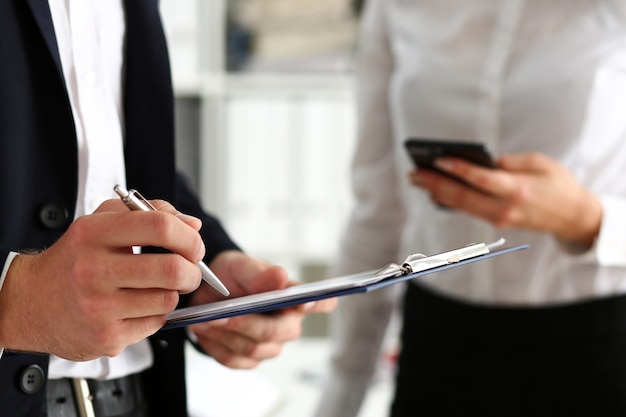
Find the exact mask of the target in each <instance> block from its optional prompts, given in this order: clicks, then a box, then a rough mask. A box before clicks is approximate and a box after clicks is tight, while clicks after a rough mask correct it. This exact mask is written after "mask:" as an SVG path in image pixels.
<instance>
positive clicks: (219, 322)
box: [211, 317, 230, 327]
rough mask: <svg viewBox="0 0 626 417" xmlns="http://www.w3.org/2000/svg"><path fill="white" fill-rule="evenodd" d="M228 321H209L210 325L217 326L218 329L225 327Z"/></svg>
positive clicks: (227, 319)
mask: <svg viewBox="0 0 626 417" xmlns="http://www.w3.org/2000/svg"><path fill="white" fill-rule="evenodd" d="M229 320H230V319H229V318H228V317H227V318H225V319H219V320H213V321H211V325H213V326H218V327H222V326H226V324H227V323H228V321H229Z"/></svg>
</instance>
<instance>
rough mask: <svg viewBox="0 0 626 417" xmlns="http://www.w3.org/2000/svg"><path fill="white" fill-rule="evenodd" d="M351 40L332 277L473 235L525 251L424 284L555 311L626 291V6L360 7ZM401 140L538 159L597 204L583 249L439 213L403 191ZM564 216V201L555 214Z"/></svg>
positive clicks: (560, 2) (416, 193)
mask: <svg viewBox="0 0 626 417" xmlns="http://www.w3.org/2000/svg"><path fill="white" fill-rule="evenodd" d="M368 4H369V7H368V8H367V10H366V15H365V16H364V21H363V28H362V29H363V30H362V32H363V37H362V44H361V60H360V62H359V71H360V80H359V86H360V92H359V105H360V108H359V110H360V114H359V117H360V119H359V134H358V143H357V152H356V155H355V158H354V167H353V168H354V170H353V174H354V177H353V186H354V190H355V194H356V204H355V207H354V210H353V212H352V217H351V220H350V224H349V228H348V233H346V234H345V237H344V239H343V245H342V248H343V253H342V256H341V257H340V259H344V260H345V261H344V263H343V264H341V265H339V269H340V272H346V273H347V272H355V271H362V270H364V269H367V268H376V267H378V266H380V265H384V264H385V263H387V262H389V261H390V260H402V259H404V258H405V257H406V255H408V254H409V253H413V252H422V253H426V254H434V253H437V252H441V251H444V250H448V249H452V248H455V247H459V246H463V245H466V244H468V243H471V242H475V241H491V240H497V238H498V237H500V236H503V237H505V238H506V239H507V241H508V242H509V243H510V244H522V243H528V244H530V249H528V250H526V251H523V252H517V253H515V254H511V255H505V256H501V257H498V258H496V259H493V260H489V261H486V262H479V263H475V264H473V265H471V266H467V267H463V268H454V269H452V270H449V271H445V272H442V273H439V274H435V275H430V276H427V277H426V278H424V281H425V282H426V283H427V285H430V286H431V287H432V288H434V289H436V290H438V291H440V292H443V293H445V294H448V295H450V296H453V297H458V298H461V299H464V300H470V301H475V302H481V303H488V304H518V305H519V304H522V305H529V304H530V305H538V304H554V303H562V302H569V301H574V300H581V299H586V298H593V297H601V296H608V295H612V294H619V293H624V292H626V268H624V267H626V3H625V2H623V1H618V0H614V1H609V0H604V1H603V0H595V1H579V0H551V1H549V2H539V1H523V0H506V1H501V0H483V1H473V2H472V3H471V7H468V6H465V3H459V2H441V1H437V0H427V1H403V0H387V1H382V0H368ZM408 137H426V138H445V139H456V140H467V141H480V142H484V143H486V144H487V146H488V148H489V149H490V150H491V151H492V152H493V153H494V154H495V155H498V154H503V153H516V152H524V151H529V150H533V151H539V152H542V153H544V154H546V155H548V156H550V157H552V158H554V159H556V160H558V161H560V162H561V163H562V164H563V165H564V166H565V167H566V168H568V169H569V170H570V171H571V172H572V173H573V175H574V176H575V177H576V179H577V180H578V181H579V182H580V183H582V184H583V186H585V187H586V188H587V189H589V190H590V191H591V192H593V193H594V194H595V195H596V196H598V197H599V198H600V199H601V202H602V207H603V219H602V227H601V231H600V235H599V237H598V239H597V241H596V243H595V245H594V247H593V248H592V250H590V251H588V252H586V253H584V254H577V253H572V251H569V250H567V248H566V247H564V246H563V245H562V244H559V242H557V241H556V240H555V238H554V237H553V236H551V235H549V234H542V233H535V232H528V231H520V230H517V231H508V230H507V231H501V230H496V229H494V228H493V227H491V226H490V225H488V224H487V223H485V222H483V221H481V220H477V219H474V218H471V217H470V216H468V215H465V214H459V213H458V212H457V213H455V212H453V211H446V210H441V209H439V208H437V207H436V206H435V205H433V204H432V203H431V202H430V198H429V196H428V195H426V193H424V192H423V191H421V190H419V189H417V188H415V187H413V186H411V185H410V183H409V182H408V179H407V172H408V171H409V170H410V169H412V165H411V163H410V162H409V158H408V156H407V155H406V153H405V150H404V148H403V146H402V143H403V141H404V140H405V139H406V138H408ZM563 209H564V210H567V207H564V208H563Z"/></svg>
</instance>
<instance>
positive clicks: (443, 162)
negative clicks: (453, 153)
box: [434, 158, 454, 171]
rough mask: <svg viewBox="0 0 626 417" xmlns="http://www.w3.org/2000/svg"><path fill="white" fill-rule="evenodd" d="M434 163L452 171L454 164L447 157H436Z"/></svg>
mask: <svg viewBox="0 0 626 417" xmlns="http://www.w3.org/2000/svg"><path fill="white" fill-rule="evenodd" d="M434 165H435V166H436V167H437V168H439V169H441V170H442V171H452V168H453V166H454V164H453V163H452V162H450V160H449V159H446V158H437V159H435V162H434Z"/></svg>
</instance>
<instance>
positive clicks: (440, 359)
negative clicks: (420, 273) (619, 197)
mask: <svg viewBox="0 0 626 417" xmlns="http://www.w3.org/2000/svg"><path fill="white" fill-rule="evenodd" d="M407 287H408V289H407V293H406V297H405V302H404V326H403V331H402V352H401V355H400V359H399V362H398V373H397V379H396V393H395V398H394V402H393V404H392V416H393V417H405V416H411V417H422V416H464V417H467V416H481V417H484V416H551V417H552V416H626V296H619V297H611V298H605V299H601V300H594V301H589V302H582V303H576V304H571V305H567V306H558V307H540V308H534V307H528V308H526V307H523V308H507V307H503V308H500V307H496V308H493V307H484V306H478V305H473V304H466V303H460V302H457V301H454V300H451V299H448V298H446V297H442V296H440V295H437V294H434V293H433V292H430V291H429V290H426V289H425V288H423V287H420V286H418V285H408V286H407Z"/></svg>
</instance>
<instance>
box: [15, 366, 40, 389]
mask: <svg viewBox="0 0 626 417" xmlns="http://www.w3.org/2000/svg"><path fill="white" fill-rule="evenodd" d="M44 381H45V375H44V372H43V369H41V366H39V365H30V366H27V367H26V368H24V370H23V371H22V374H21V375H20V388H21V389H22V392H24V393H26V394H35V393H36V392H37V391H39V390H40V389H41V387H42V386H43V384H44Z"/></svg>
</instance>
